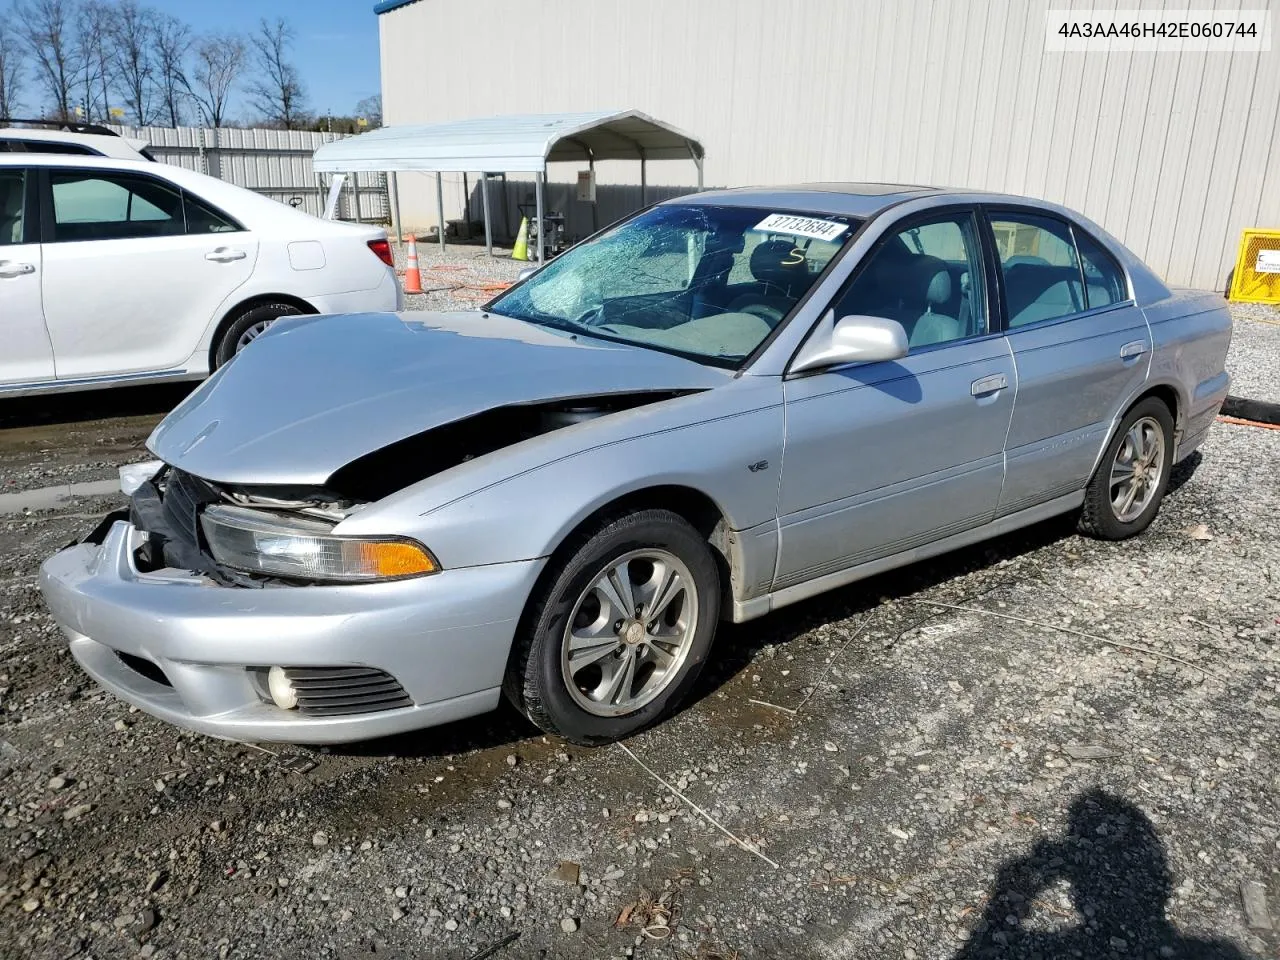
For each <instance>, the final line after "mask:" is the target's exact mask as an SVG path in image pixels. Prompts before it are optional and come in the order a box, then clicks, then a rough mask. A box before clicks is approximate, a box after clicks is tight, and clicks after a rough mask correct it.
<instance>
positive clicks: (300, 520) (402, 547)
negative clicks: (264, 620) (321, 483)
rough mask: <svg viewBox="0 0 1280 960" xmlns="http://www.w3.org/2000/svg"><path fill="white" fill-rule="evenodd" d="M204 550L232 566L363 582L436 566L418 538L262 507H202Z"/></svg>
mask: <svg viewBox="0 0 1280 960" xmlns="http://www.w3.org/2000/svg"><path fill="white" fill-rule="evenodd" d="M200 526H201V528H202V529H203V530H204V535H205V539H206V540H207V541H208V543H209V551H210V552H211V553H212V554H213V558H214V559H215V560H217V561H218V562H219V563H221V564H224V565H226V566H228V567H232V568H234V569H236V570H244V571H246V572H248V573H258V574H263V575H266V576H272V577H286V578H291V579H295V580H322V581H331V582H335V583H368V582H371V581H377V580H400V579H403V578H405V577H421V576H424V575H426V574H429V573H435V572H437V571H438V570H439V569H440V566H439V564H438V563H436V559H435V557H433V556H432V555H431V552H430V551H429V550H428V549H427V548H426V547H424V546H423V545H422V544H420V543H417V542H416V541H414V540H409V539H406V538H400V537H385V538H383V537H377V538H369V537H343V536H337V535H335V534H334V533H333V525H332V524H329V523H325V522H324V521H322V520H313V519H310V518H307V517H296V516H282V515H280V514H276V513H272V512H270V511H266V510H252V509H248V508H245V507H229V506H224V505H222V504H217V505H214V506H209V507H206V508H205V510H204V513H203V514H202V515H201V518H200Z"/></svg>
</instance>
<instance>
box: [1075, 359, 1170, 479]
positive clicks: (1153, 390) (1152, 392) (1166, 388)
mask: <svg viewBox="0 0 1280 960" xmlns="http://www.w3.org/2000/svg"><path fill="white" fill-rule="evenodd" d="M1150 397H1155V398H1156V399H1157V400H1159V401H1160V402H1161V403H1163V404H1164V405H1165V406H1166V407H1168V408H1169V414H1170V415H1171V416H1172V417H1173V450H1174V458H1175V460H1176V458H1177V451H1178V444H1179V443H1180V442H1181V440H1182V421H1183V418H1184V416H1185V413H1186V409H1187V401H1186V399H1185V398H1184V397H1183V396H1182V393H1181V391H1180V390H1179V389H1178V386H1177V385H1176V384H1174V383H1172V382H1167V381H1160V382H1157V383H1147V384H1144V385H1143V387H1142V389H1141V391H1139V392H1138V393H1137V394H1136V395H1134V396H1133V397H1132V398H1131V399H1130V400H1129V402H1128V403H1126V404H1124V405H1123V406H1122V407H1121V408H1120V410H1119V411H1118V412H1117V413H1116V415H1115V418H1114V419H1113V420H1112V421H1111V427H1110V429H1108V430H1107V435H1106V437H1105V438H1104V439H1103V441H1102V446H1101V447H1099V448H1098V453H1097V455H1096V456H1095V457H1094V460H1093V469H1092V470H1090V471H1089V476H1090V477H1092V476H1093V475H1094V473H1096V472H1097V470H1098V467H1099V465H1100V464H1101V463H1102V457H1103V454H1105V453H1106V452H1107V447H1109V446H1110V445H1111V441H1112V440H1113V439H1114V438H1115V435H1116V431H1117V430H1119V429H1120V424H1121V423H1123V422H1124V418H1125V417H1127V416H1128V415H1129V411H1130V410H1132V409H1133V408H1134V407H1136V406H1137V405H1138V404H1140V403H1141V402H1142V401H1143V400H1146V399H1148V398H1150Z"/></svg>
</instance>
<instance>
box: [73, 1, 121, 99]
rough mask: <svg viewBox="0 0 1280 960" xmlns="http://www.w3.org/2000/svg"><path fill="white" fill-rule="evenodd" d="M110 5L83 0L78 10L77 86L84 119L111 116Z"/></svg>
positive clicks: (76, 43)
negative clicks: (82, 105)
mask: <svg viewBox="0 0 1280 960" xmlns="http://www.w3.org/2000/svg"><path fill="white" fill-rule="evenodd" d="M111 26H112V16H111V8H110V7H108V6H107V5H106V4H105V3H104V2H103V0H82V2H81V4H80V6H79V8H78V9H77V10H76V33H75V41H74V43H75V51H76V60H77V61H78V62H77V67H78V69H77V71H76V86H77V89H78V91H79V94H80V102H81V103H82V104H84V110H85V116H84V119H85V120H93V119H94V118H95V117H97V118H98V119H101V120H103V121H109V120H110V119H111V94H110V92H109V88H110V86H111V64H110V63H109V59H110V51H109V49H108V46H109V43H110V41H109V35H110V33H111Z"/></svg>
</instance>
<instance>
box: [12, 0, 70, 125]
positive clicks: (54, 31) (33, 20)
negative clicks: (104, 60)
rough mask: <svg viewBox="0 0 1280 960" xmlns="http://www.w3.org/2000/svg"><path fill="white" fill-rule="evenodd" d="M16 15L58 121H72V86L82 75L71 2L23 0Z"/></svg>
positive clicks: (20, 34)
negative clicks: (76, 47)
mask: <svg viewBox="0 0 1280 960" xmlns="http://www.w3.org/2000/svg"><path fill="white" fill-rule="evenodd" d="M13 15H14V19H15V20H16V21H17V22H18V33H19V36H20V37H21V38H22V40H23V42H24V43H25V44H26V47H27V52H28V53H29V54H30V55H31V59H32V61H33V62H34V64H35V68H36V70H35V72H36V82H37V83H38V84H39V85H40V86H41V87H43V88H44V92H45V95H46V96H47V97H48V98H49V101H50V106H51V112H52V114H53V116H54V118H55V119H58V120H68V119H70V118H71V115H72V111H71V107H72V102H71V101H72V86H73V84H74V83H75V78H76V75H77V73H78V72H79V62H78V61H77V59H76V50H75V43H74V37H73V36H72V29H71V16H72V8H71V4H70V3H68V2H67V0H23V2H19V3H15V4H14V7H13Z"/></svg>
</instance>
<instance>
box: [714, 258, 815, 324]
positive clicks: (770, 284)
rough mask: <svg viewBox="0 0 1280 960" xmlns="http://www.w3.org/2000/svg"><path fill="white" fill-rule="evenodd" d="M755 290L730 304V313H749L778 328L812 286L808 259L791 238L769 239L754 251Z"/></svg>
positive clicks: (753, 273)
mask: <svg viewBox="0 0 1280 960" xmlns="http://www.w3.org/2000/svg"><path fill="white" fill-rule="evenodd" d="M749 265H750V267H751V276H753V277H754V278H755V279H756V289H755V290H754V291H752V292H751V293H744V294H743V295H742V296H740V297H738V298H737V299H735V300H734V301H733V302H732V303H731V304H729V309H728V312H729V313H750V314H754V315H755V316H758V317H761V318H763V319H764V321H765V322H766V323H768V324H769V326H770V327H776V326H777V325H778V324H779V323H781V322H782V318H783V317H785V316H786V315H787V314H788V313H790V312H791V308H792V307H794V306H795V304H796V301H797V300H799V299H800V297H801V295H802V294H803V293H804V291H805V289H806V288H807V287H808V285H809V261H808V260H806V259H805V257H804V255H803V253H801V255H800V256H797V255H796V246H795V244H794V243H792V242H791V241H790V240H766V241H764V242H763V243H760V244H757V245H756V248H755V249H754V250H752V251H751V260H750V261H749Z"/></svg>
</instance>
